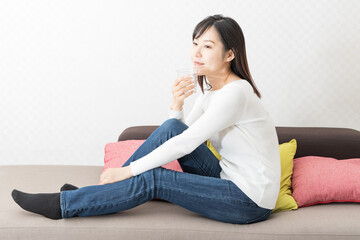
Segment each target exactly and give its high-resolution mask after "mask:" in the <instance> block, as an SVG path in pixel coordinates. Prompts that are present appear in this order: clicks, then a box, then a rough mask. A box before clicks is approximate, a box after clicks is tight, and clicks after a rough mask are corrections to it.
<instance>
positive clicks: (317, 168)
mask: <svg viewBox="0 0 360 240" xmlns="http://www.w3.org/2000/svg"><path fill="white" fill-rule="evenodd" d="M292 189H293V194H292V196H293V198H294V199H295V201H296V202H297V204H298V207H305V206H311V205H315V204H321V203H330V202H360V158H352V159H345V160H337V159H335V158H329V157H317V156H307V157H301V158H296V159H294V169H293V176H292Z"/></svg>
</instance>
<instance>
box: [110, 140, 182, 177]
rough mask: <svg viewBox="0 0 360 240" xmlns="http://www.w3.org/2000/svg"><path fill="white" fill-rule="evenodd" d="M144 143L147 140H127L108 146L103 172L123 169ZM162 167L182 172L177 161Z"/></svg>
mask: <svg viewBox="0 0 360 240" xmlns="http://www.w3.org/2000/svg"><path fill="white" fill-rule="evenodd" d="M144 142H145V140H126V141H119V142H114V143H108V144H106V145H105V157H104V163H105V165H104V168H103V172H104V171H105V170H106V169H108V168H119V167H122V166H123V165H124V163H125V162H126V161H127V160H128V159H129V158H130V157H131V156H132V155H133V154H134V153H135V151H136V150H137V149H138V148H139V147H140V146H141V145H142V144H143V143H144ZM162 167H163V168H166V169H171V170H174V171H179V172H182V169H181V167H180V164H179V162H178V161H177V160H174V161H172V162H169V163H167V164H165V165H163V166H162Z"/></svg>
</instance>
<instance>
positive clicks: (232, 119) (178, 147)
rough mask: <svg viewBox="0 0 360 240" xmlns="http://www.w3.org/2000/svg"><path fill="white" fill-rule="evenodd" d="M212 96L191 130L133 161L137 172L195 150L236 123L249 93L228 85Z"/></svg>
mask: <svg viewBox="0 0 360 240" xmlns="http://www.w3.org/2000/svg"><path fill="white" fill-rule="evenodd" d="M212 97H213V98H212V99H213V101H212V102H211V104H210V105H209V106H208V108H207V109H206V111H205V112H204V113H203V114H202V115H201V116H200V117H199V118H198V119H197V120H196V121H195V122H194V123H192V124H191V125H190V126H189V128H188V129H186V130H185V131H184V132H182V133H181V134H179V135H177V136H175V137H172V138H171V139H169V140H168V141H166V142H165V143H163V144H162V145H161V146H159V147H158V148H156V149H155V150H153V151H152V152H150V153H149V154H147V155H146V156H144V157H142V158H140V159H138V160H136V161H134V162H131V163H130V168H131V171H132V173H133V175H134V176H136V175H139V174H141V173H143V172H146V171H148V170H151V169H153V168H156V167H160V166H162V165H165V164H167V163H169V162H171V161H174V160H176V159H179V158H181V157H183V156H185V155H187V154H189V153H191V152H192V151H194V150H195V149H196V148H197V147H198V146H199V145H200V144H202V143H203V142H205V141H206V140H207V139H209V138H210V137H211V136H213V135H214V134H216V133H217V132H219V131H221V130H223V129H225V128H227V127H229V126H232V125H234V124H235V123H236V121H237V120H239V119H240V117H241V115H242V113H243V110H244V109H245V107H246V94H245V92H244V90H243V89H242V88H241V87H240V86H233V87H228V88H226V86H225V87H223V88H222V89H221V91H219V92H218V93H217V94H216V95H215V96H212ZM194 114H195V113H194ZM194 118H195V117H194Z"/></svg>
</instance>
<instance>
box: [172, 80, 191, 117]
mask: <svg viewBox="0 0 360 240" xmlns="http://www.w3.org/2000/svg"><path fill="white" fill-rule="evenodd" d="M191 84H193V85H191ZM195 87H196V86H195V84H194V81H193V77H192V76H182V77H179V78H177V79H176V80H175V82H174V84H173V85H172V91H171V92H172V95H173V101H172V105H171V109H173V110H178V111H181V109H182V107H183V105H184V99H185V98H187V97H188V96H190V95H192V94H193V93H194V88H195ZM190 90H191V91H190ZM185 92H187V93H185Z"/></svg>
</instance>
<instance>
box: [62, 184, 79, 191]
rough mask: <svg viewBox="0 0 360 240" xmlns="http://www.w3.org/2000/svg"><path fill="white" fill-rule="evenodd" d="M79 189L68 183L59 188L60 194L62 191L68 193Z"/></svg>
mask: <svg viewBox="0 0 360 240" xmlns="http://www.w3.org/2000/svg"><path fill="white" fill-rule="evenodd" d="M76 189H79V188H78V187H76V186H74V185H71V184H69V183H65V184H64V185H63V186H62V187H61V188H60V192H62V191H70V190H76Z"/></svg>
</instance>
